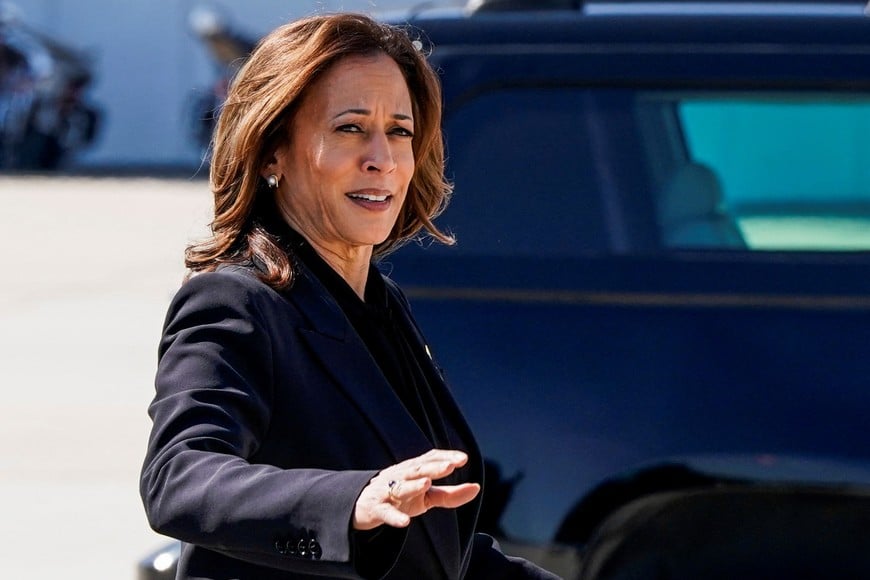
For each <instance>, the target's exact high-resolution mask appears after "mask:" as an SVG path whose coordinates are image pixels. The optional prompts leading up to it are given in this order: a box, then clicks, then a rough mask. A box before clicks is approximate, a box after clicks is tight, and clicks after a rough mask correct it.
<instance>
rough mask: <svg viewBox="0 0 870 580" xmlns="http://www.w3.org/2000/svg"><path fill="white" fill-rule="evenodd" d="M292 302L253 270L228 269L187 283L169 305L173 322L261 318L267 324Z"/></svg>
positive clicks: (167, 318)
mask: <svg viewBox="0 0 870 580" xmlns="http://www.w3.org/2000/svg"><path fill="white" fill-rule="evenodd" d="M287 307H288V303H287V301H286V299H285V298H284V297H283V296H282V294H281V293H280V292H278V291H277V290H275V289H273V288H271V287H270V286H269V285H267V284H266V283H264V282H263V281H262V280H260V279H259V278H258V277H257V273H256V271H255V270H254V269H253V268H248V267H244V266H225V267H221V268H219V269H218V270H216V271H214V272H204V273H199V274H196V275H194V276H192V277H191V278H190V279H188V280H186V281H185V282H184V283H183V284H182V285H181V287H180V288H179V289H178V291H177V292H176V294H175V296H174V297H173V299H172V302H171V303H170V305H169V310H168V312H167V317H166V322H167V323H169V322H170V321H172V320H179V319H182V318H183V319H188V320H192V319H195V320H220V319H222V318H224V319H229V318H249V319H259V320H262V321H263V323H264V324H265V323H267V322H268V320H269V319H270V318H271V317H272V316H273V315H274V313H275V312H276V310H279V309H286V308H287Z"/></svg>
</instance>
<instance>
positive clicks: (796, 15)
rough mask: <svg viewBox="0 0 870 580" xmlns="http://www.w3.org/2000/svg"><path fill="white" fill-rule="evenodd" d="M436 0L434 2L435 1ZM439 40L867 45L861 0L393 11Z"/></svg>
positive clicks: (869, 23) (396, 18) (869, 21)
mask: <svg viewBox="0 0 870 580" xmlns="http://www.w3.org/2000/svg"><path fill="white" fill-rule="evenodd" d="M430 4H431V3H430ZM387 19H388V20H390V21H393V22H407V23H410V24H411V25H414V26H417V27H419V28H421V29H423V30H425V33H426V36H428V37H429V38H431V39H432V40H433V42H434V43H435V44H436V45H440V46H444V45H475V46H485V45H497V44H511V45H517V44H524V45H554V44H559V45H565V44H572V43H573V44H587V45H588V44H595V43H607V44H613V43H620V44H637V43H640V44H655V45H658V46H665V45H668V44H670V45H685V44H690V45H693V46H704V45H706V46H712V45H719V46H728V47H739V46H743V47H744V49H745V48H747V47H749V48H751V49H753V50H760V49H761V47H763V46H765V45H767V46H769V45H774V44H782V43H785V44H787V45H792V46H798V47H803V49H804V50H812V49H813V48H814V47H817V46H818V45H824V46H825V47H828V48H827V49H828V50H830V49H831V47H837V46H841V47H848V46H852V47H862V48H861V50H866V48H863V47H870V17H868V16H867V15H865V5H864V4H863V3H862V2H857V1H853V2H843V1H840V2H819V1H814V2H800V1H798V2H767V1H754V2H744V1H737V2H679V1H677V2H674V1H671V2H637V1H610V2H587V3H586V4H584V5H583V7H582V9H574V10H572V9H540V8H535V9H528V8H523V9H511V10H493V11H487V10H482V11H477V12H474V11H472V10H470V9H469V8H468V6H467V5H452V6H450V7H437V6H435V7H429V6H428V5H427V6H425V7H422V8H420V9H417V10H415V9H412V10H411V11H410V12H406V13H404V15H400V14H397V13H393V14H390V15H389V17H388V18H387Z"/></svg>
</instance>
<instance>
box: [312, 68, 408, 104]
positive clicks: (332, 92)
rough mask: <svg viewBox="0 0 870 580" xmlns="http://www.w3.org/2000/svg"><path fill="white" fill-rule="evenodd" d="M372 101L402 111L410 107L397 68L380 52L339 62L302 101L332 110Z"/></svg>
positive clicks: (404, 82) (406, 91)
mask: <svg viewBox="0 0 870 580" xmlns="http://www.w3.org/2000/svg"><path fill="white" fill-rule="evenodd" d="M375 99H377V100H384V101H386V102H385V103H384V104H387V105H391V106H393V107H400V108H403V109H404V108H407V107H410V105H411V95H410V93H409V90H408V83H407V82H406V81H405V77H404V75H403V74H402V71H401V69H400V68H399V65H398V64H397V63H396V61H395V60H393V59H392V58H391V57H389V56H387V55H386V54H383V53H377V54H372V55H354V56H347V57H344V58H342V59H340V60H339V61H337V62H336V63H335V64H333V65H332V66H331V67H329V69H327V70H326V71H325V72H324V73H323V75H322V76H321V77H320V78H319V79H318V80H317V81H316V82H315V83H314V84H313V85H312V86H311V87H310V91H309V94H308V98H306V99H305V100H306V101H316V102H317V104H319V105H320V106H325V107H327V108H331V107H341V106H346V105H351V104H354V103H356V104H360V105H362V104H365V103H366V102H369V101H372V100H375ZM396 112H399V111H396ZM401 112H404V113H410V111H401Z"/></svg>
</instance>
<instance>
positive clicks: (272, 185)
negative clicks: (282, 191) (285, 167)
mask: <svg viewBox="0 0 870 580" xmlns="http://www.w3.org/2000/svg"><path fill="white" fill-rule="evenodd" d="M266 183H268V184H269V189H278V176H277V175H275V174H274V173H273V174H272V175H270V176H269V177H267V178H266Z"/></svg>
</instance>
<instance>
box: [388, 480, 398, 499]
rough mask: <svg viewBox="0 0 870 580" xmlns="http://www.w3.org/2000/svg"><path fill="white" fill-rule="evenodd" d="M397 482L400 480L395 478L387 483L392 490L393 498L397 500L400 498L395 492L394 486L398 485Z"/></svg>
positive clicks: (391, 495)
mask: <svg viewBox="0 0 870 580" xmlns="http://www.w3.org/2000/svg"><path fill="white" fill-rule="evenodd" d="M397 483H398V482H397V481H396V480H395V479H391V480H390V482H389V483H388V484H387V487H388V488H389V490H390V497H391V498H393V499H396V500H397V499H399V498H398V497H397V496H396V494H395V493H393V488H394V487H396V484H397Z"/></svg>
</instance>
